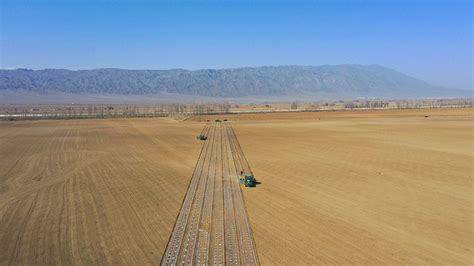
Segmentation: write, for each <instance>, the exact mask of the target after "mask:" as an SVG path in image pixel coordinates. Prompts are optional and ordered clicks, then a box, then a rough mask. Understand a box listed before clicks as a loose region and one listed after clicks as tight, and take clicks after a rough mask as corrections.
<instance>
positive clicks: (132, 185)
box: [0, 109, 474, 265]
mask: <svg viewBox="0 0 474 266" xmlns="http://www.w3.org/2000/svg"><path fill="white" fill-rule="evenodd" d="M217 118H220V119H223V118H227V119H229V120H230V121H231V122H232V125H233V127H234V129H235V131H236V133H237V137H238V138H239V141H240V143H241V145H242V148H243V151H244V153H245V155H246V157H247V159H248V161H249V163H250V166H251V167H252V170H253V172H254V174H255V176H256V178H257V179H258V180H259V181H261V182H262V184H261V185H259V186H258V187H257V188H256V189H250V188H243V190H244V196H245V202H246V207H247V211H248V215H249V219H250V223H251V226H252V231H253V234H254V238H255V242H256V245H257V251H258V255H259V259H260V262H261V263H262V264H270V263H282V264H292V265H294V264H301V263H320V264H336V263H337V264H342V263H360V264H368V263H370V264H380V263H437V264H447V263H451V264H454V263H456V264H472V261H473V257H474V255H473V254H474V250H473V249H474V240H473V239H474V235H473V228H474V224H473V208H472V206H473V197H472V195H473V194H474V193H473V192H474V189H473V177H474V167H473V165H474V112H473V110H472V109H430V110H401V111H400V110H397V111H358V112H350V111H344V112H317V113H277V114H248V115H230V116H225V117H224V116H208V117H195V118H193V119H190V120H188V121H185V122H177V121H173V120H168V119H152V118H150V119H110V120H67V121H59V120H58V121H29V122H28V121H20V122H1V123H0V169H1V170H0V250H2V252H0V264H34V263H37V264H72V263H79V264H91V263H101V264H133V263H135V264H156V263H158V262H159V261H160V260H161V256H162V254H163V252H164V249H165V247H166V244H167V241H168V239H169V236H170V233H171V231H172V228H173V225H174V222H175V219H176V216H177V214H178V212H179V209H180V206H181V203H182V200H183V198H184V195H185V193H186V190H187V187H188V184H189V181H190V179H191V176H192V172H193V169H194V167H195V164H196V161H197V158H198V154H199V150H200V148H201V142H199V141H197V140H196V139H195V136H196V135H197V134H198V133H199V132H200V131H201V129H202V128H203V126H204V123H202V122H198V121H199V120H202V121H205V120H206V119H217Z"/></svg>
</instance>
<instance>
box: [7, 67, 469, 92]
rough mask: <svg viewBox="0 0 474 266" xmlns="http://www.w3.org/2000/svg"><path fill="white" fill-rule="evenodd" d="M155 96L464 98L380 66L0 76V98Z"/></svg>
mask: <svg viewBox="0 0 474 266" xmlns="http://www.w3.org/2000/svg"><path fill="white" fill-rule="evenodd" d="M1 91H10V92H15V91H22V92H32V93H36V94H40V95H41V94H51V93H56V92H60V93H69V94H119V95H156V94H160V93H168V94H177V95H190V96H205V97H225V98H238V97H269V96H270V97H274V96H275V97H288V98H298V97H303V98H304V97H321V98H333V99H337V98H340V99H343V98H355V97H378V98H409V97H469V96H470V95H471V94H472V92H470V91H465V90H456V89H446V88H442V87H438V86H433V85H430V84H428V83H426V82H424V81H422V80H419V79H416V78H413V77H410V76H407V75H405V74H403V73H400V72H398V71H395V70H393V69H390V68H386V67H383V66H380V65H322V66H264V67H244V68H235V69H202V70H195V71H190V70H184V69H171V70H126V69H114V68H106V69H93V70H76V71H72V70H65V69H44V70H28V69H17V70H0V92H1Z"/></svg>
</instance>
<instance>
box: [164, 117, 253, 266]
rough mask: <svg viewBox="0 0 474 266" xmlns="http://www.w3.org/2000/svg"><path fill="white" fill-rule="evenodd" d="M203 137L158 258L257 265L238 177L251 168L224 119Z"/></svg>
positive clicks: (167, 261)
mask: <svg viewBox="0 0 474 266" xmlns="http://www.w3.org/2000/svg"><path fill="white" fill-rule="evenodd" d="M203 134H204V135H206V136H207V137H208V139H207V140H206V141H205V143H204V145H203V147H202V150H201V154H200V156H199V159H198V162H197V165H196V168H195V170H194V173H193V177H192V179H191V183H190V185H189V188H188V192H187V194H186V197H185V199H184V202H183V205H182V207H181V211H180V213H179V216H178V218H177V221H176V224H175V227H174V230H173V233H172V235H171V238H170V241H169V243H168V246H167V248H166V252H165V254H164V256H163V260H162V264H163V265H176V264H186V265H190V264H221V265H222V264H245V265H249V264H253V265H255V264H258V258H257V253H256V250H255V244H254V240H253V237H252V232H251V229H250V225H249V221H248V218H247V211H246V209H245V203H244V200H243V196H242V191H241V190H240V185H239V175H240V174H241V173H242V172H245V173H247V172H249V171H250V168H249V166H248V164H247V162H246V160H245V157H244V156H243V153H242V150H241V149H240V145H239V144H238V141H237V138H236V136H235V133H234V131H233V129H232V127H231V126H230V125H229V124H228V123H214V124H211V125H208V126H206V128H205V129H204V131H203Z"/></svg>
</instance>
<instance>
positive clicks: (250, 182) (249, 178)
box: [244, 174, 258, 187]
mask: <svg viewBox="0 0 474 266" xmlns="http://www.w3.org/2000/svg"><path fill="white" fill-rule="evenodd" d="M257 184H258V182H257V179H255V177H253V175H251V174H246V175H245V178H244V185H245V186H246V187H255V186H257Z"/></svg>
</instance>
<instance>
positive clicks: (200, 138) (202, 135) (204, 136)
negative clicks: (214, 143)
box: [196, 134, 207, 140]
mask: <svg viewBox="0 0 474 266" xmlns="http://www.w3.org/2000/svg"><path fill="white" fill-rule="evenodd" d="M196 139H198V140H207V136H206V135H204V134H199V135H198V136H197V137H196Z"/></svg>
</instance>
